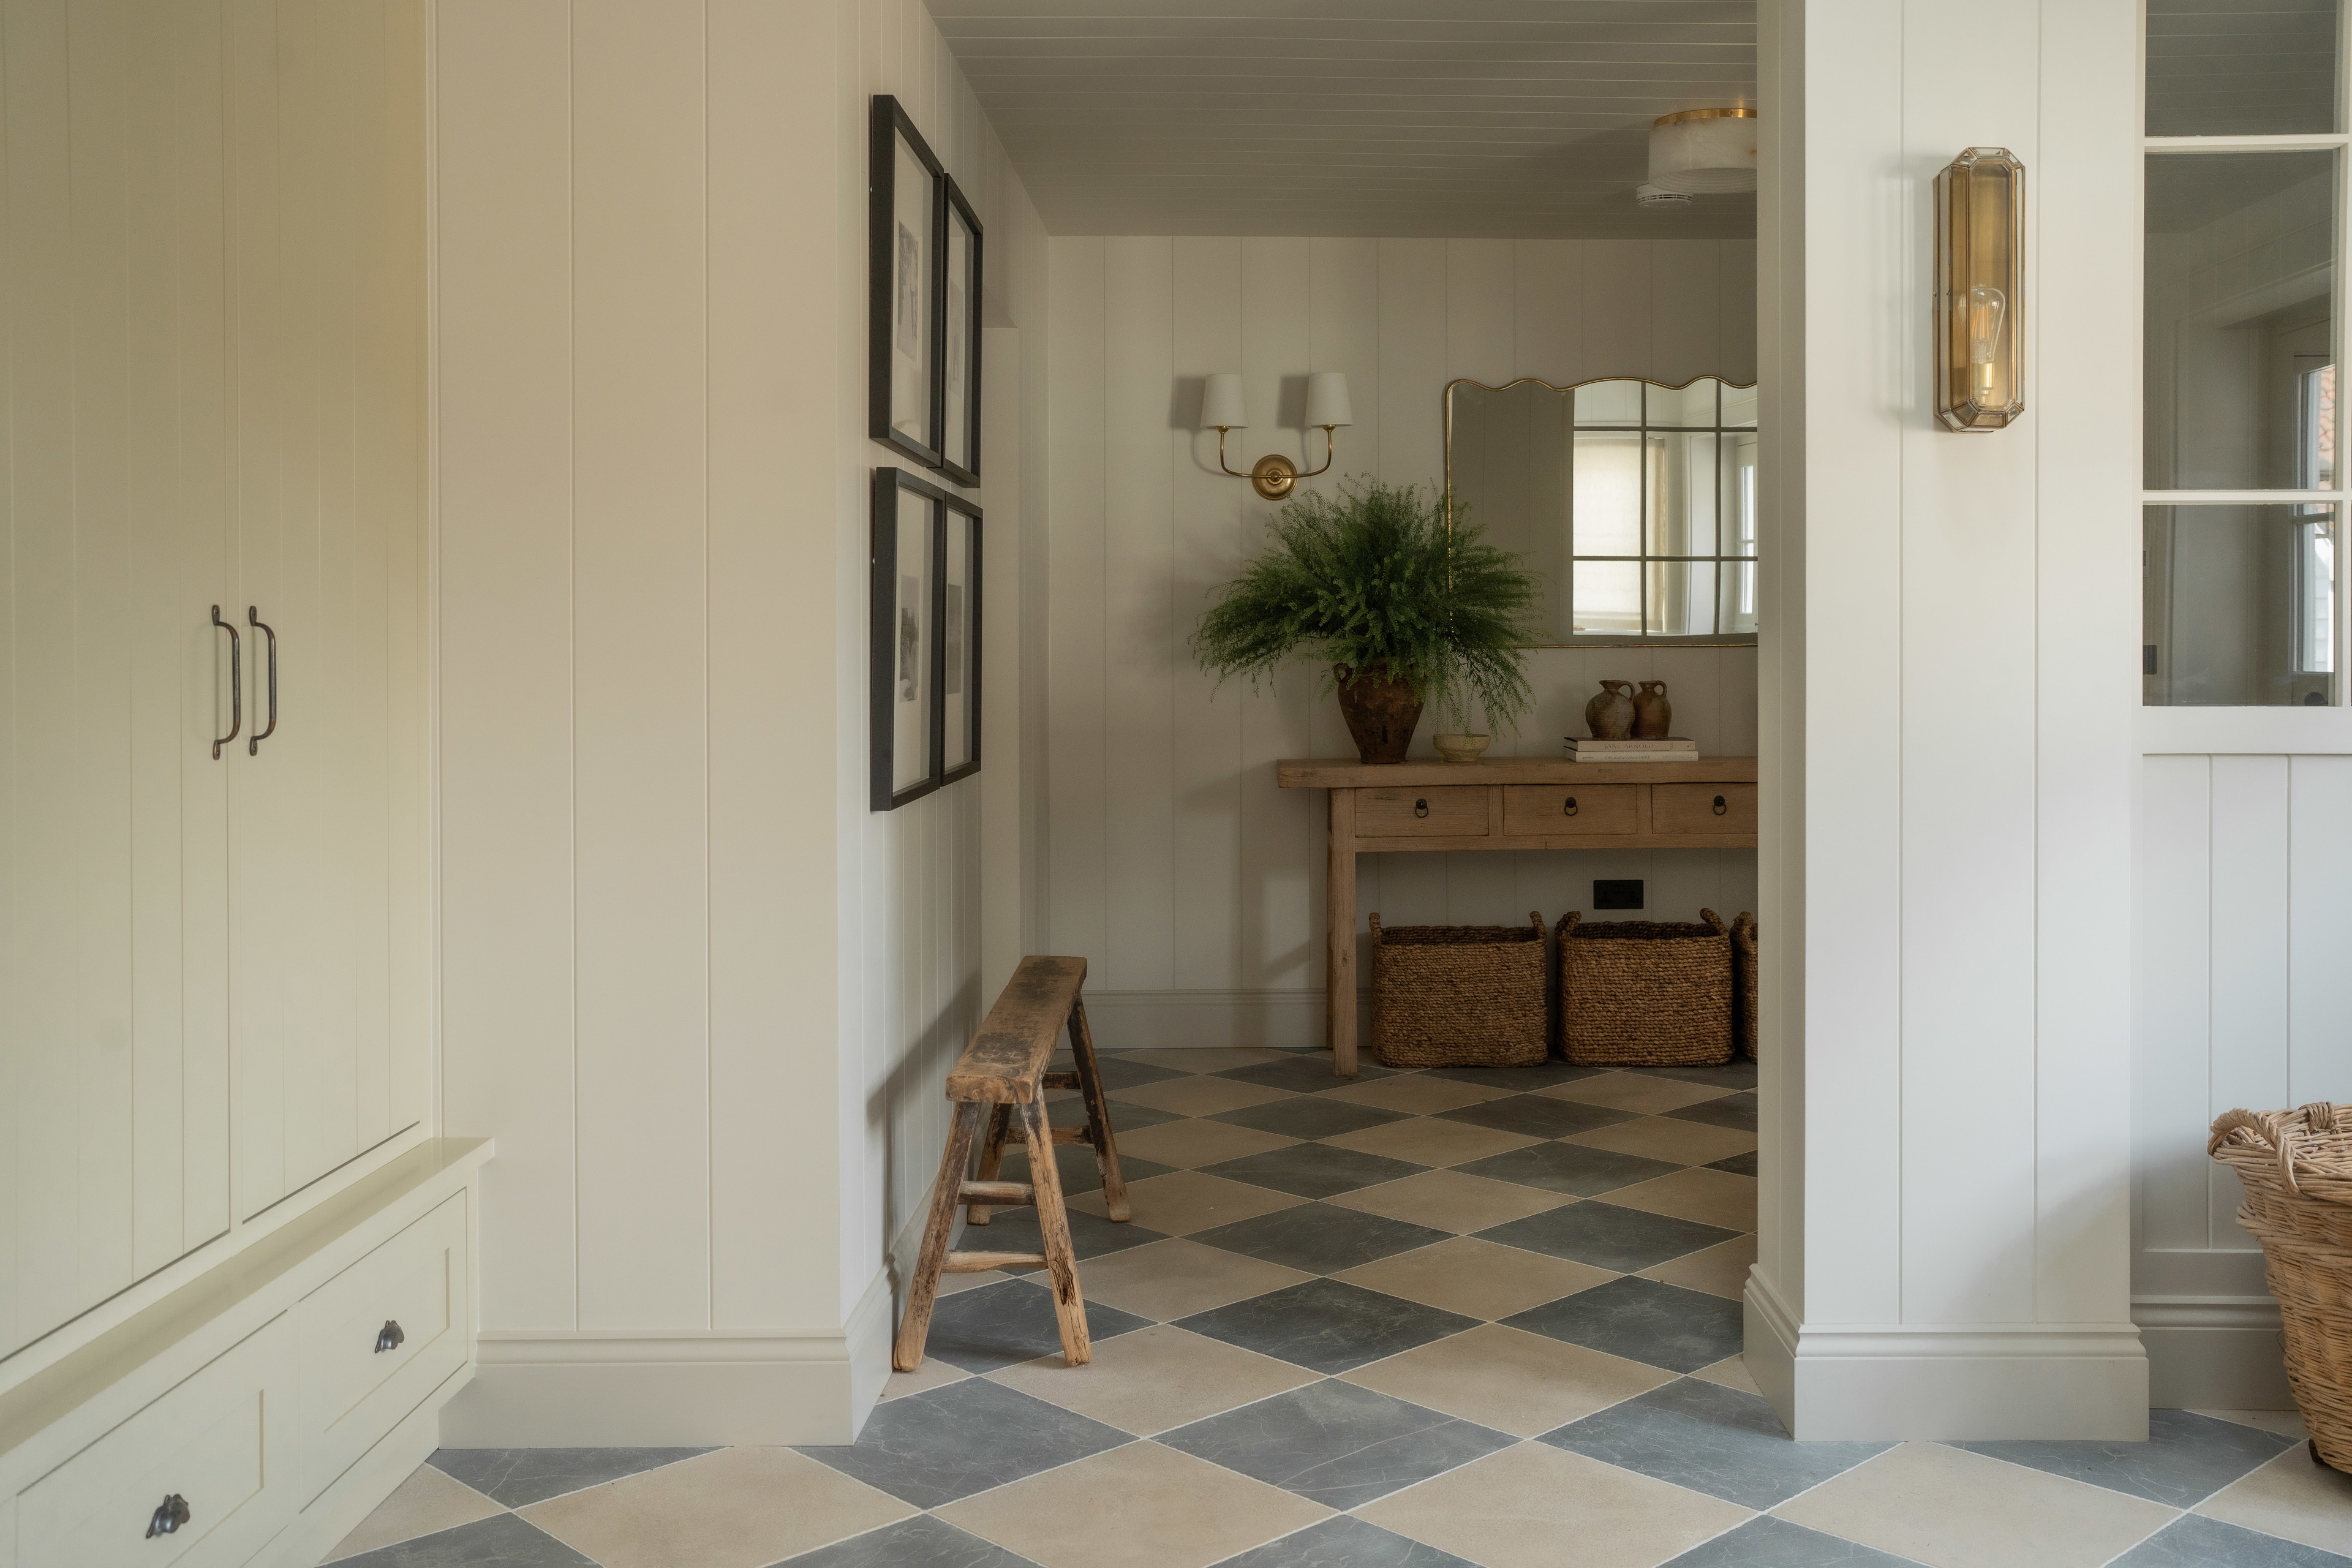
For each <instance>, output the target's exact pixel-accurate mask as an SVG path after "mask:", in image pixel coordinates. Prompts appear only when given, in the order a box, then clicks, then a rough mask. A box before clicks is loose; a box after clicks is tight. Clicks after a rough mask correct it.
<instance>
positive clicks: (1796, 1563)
mask: <svg viewBox="0 0 2352 1568" xmlns="http://www.w3.org/2000/svg"><path fill="white" fill-rule="evenodd" d="M1664 1568H1918V1565H1917V1564H1916V1563H1913V1562H1912V1560H1911V1559H1910V1558H1908V1557H1896V1556H1895V1555H1893V1554H1892V1553H1891V1552H1881V1551H1879V1550H1878V1549H1877V1548H1876V1547H1874V1546H1864V1545H1862V1544H1860V1543H1859V1542H1852V1541H1843V1540H1841V1539H1839V1538H1838V1537H1837V1536H1834V1535H1824V1534H1822V1532H1821V1531H1818V1530H1807V1529H1806V1528H1805V1527H1804V1526H1803V1525H1801V1524H1790V1522H1789V1521H1787V1520H1785V1519H1774V1518H1772V1517H1771V1516H1770V1515H1769V1514H1767V1515H1765V1516H1764V1517H1762V1518H1760V1519H1751V1520H1749V1521H1748V1522H1747V1523H1746V1524H1743V1525H1741V1526H1740V1527H1739V1528H1738V1529H1737V1530H1727V1531H1724V1532H1723V1533H1722V1534H1721V1535H1718V1536H1717V1537H1716V1538H1715V1539H1714V1540H1713V1541H1710V1542H1707V1543H1706V1545H1704V1546H1694V1547H1692V1548H1691V1549H1690V1550H1689V1551H1688V1552H1684V1553H1683V1554H1682V1555H1681V1556H1680V1557H1676V1558H1673V1559H1671V1560H1669V1561H1668V1562H1667V1563H1665V1565H1664Z"/></svg>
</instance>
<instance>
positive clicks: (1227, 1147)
mask: <svg viewBox="0 0 2352 1568" xmlns="http://www.w3.org/2000/svg"><path fill="white" fill-rule="evenodd" d="M1296 1142H1299V1140H1298V1139H1296V1138H1285V1137H1283V1136H1282V1135H1281V1134H1279V1133H1276V1132H1261V1131H1258V1130H1257V1129H1256V1128H1255V1127H1236V1126H1234V1124H1233V1123H1232V1122H1230V1121H1163V1122H1161V1123H1160V1125H1159V1126H1157V1127H1139V1128H1137V1129H1136V1130H1135V1131H1132V1132H1121V1133H1119V1134H1118V1152H1120V1153H1122V1154H1132V1155H1134V1156H1135V1157H1136V1158H1137V1159H1139V1160H1151V1161H1155V1162H1157V1163H1160V1164H1162V1165H1176V1166H1180V1167H1182V1168H1184V1169H1188V1170H1189V1169H1191V1168H1192V1166H1195V1165H1213V1164H1215V1163H1218V1162H1219V1161H1221V1160H1238V1159H1240V1158H1241V1157H1242V1156H1243V1155H1244V1154H1263V1153H1265V1152H1266V1151H1267V1150H1268V1149H1286V1148H1288V1147H1289V1146H1290V1145H1291V1144H1293V1143H1296Z"/></svg>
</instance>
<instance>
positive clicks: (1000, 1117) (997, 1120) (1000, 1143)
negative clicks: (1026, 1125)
mask: <svg viewBox="0 0 2352 1568" xmlns="http://www.w3.org/2000/svg"><path fill="white" fill-rule="evenodd" d="M1011 1131H1013V1108H1012V1107H1011V1106H1009V1105H999V1106H997V1107H995V1108H994V1109H993V1110H992V1111H991V1112H990V1115H989V1118H988V1137H987V1140H986V1141H985V1142H982V1144H981V1146H980V1176H979V1178H978V1179H979V1180H981V1181H983V1182H992V1181H994V1180H996V1173H998V1172H999V1171H1002V1170H1003V1168H1004V1140H1005V1138H1006V1136H1007V1135H1008V1134H1009V1133H1010V1132H1011ZM989 1214H990V1209H989V1206H988V1205H986V1204H972V1205H968V1206H967V1207H966V1208H965V1209H964V1212H963V1222H964V1224H966V1225H986V1224H987V1223H988V1216H989Z"/></svg>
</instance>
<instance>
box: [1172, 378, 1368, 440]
mask: <svg viewBox="0 0 2352 1568" xmlns="http://www.w3.org/2000/svg"><path fill="white" fill-rule="evenodd" d="M1340 396H1341V397H1342V399H1344V398H1345V397H1346V393H1345V392H1342V393H1341V394H1340ZM1248 426H1249V411H1248V410H1247V409H1246V408H1245V407H1244V406H1243V404H1242V378H1241V377H1240V376H1238V375H1236V374H1234V373H1233V372H1232V371H1219V372H1218V373H1217V374H1214V375H1213V376H1211V377H1209V380H1208V384H1206V385H1204V386H1203V387H1202V389H1201V428H1202V429H1203V430H1241V429H1246V428H1247V427H1248Z"/></svg>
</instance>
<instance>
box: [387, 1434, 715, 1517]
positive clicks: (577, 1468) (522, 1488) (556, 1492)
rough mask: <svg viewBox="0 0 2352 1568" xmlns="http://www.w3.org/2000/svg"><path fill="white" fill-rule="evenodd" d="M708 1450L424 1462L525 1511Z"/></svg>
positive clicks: (559, 1452) (502, 1455)
mask: <svg viewBox="0 0 2352 1568" xmlns="http://www.w3.org/2000/svg"><path fill="white" fill-rule="evenodd" d="M709 1452H710V1450H709V1449H708V1448H436V1449H435V1450H434V1451H433V1454H432V1457H431V1458H428V1459H426V1460H425V1463H426V1464H429V1465H431V1466H432V1467H433V1468H435V1469H436V1470H439V1471H440V1472H441V1473H442V1474H443V1475H445V1476H452V1477H455V1478H456V1479H458V1480H461V1481H463V1482H465V1483H466V1484H467V1486H469V1487H471V1488H473V1489H475V1490H476V1491H478V1492H479V1493H481V1494H482V1495H483V1496H484V1497H486V1498H488V1499H489V1500H491V1501H492V1502H498V1503H504V1504H505V1505H506V1506H507V1507H509V1508H522V1507H525V1506H527V1505H529V1504H530V1503H535V1502H545V1501H546V1500H548V1499H549V1498H551V1497H562V1495H563V1494H564V1493H565V1492H576V1491H579V1490H581V1489H583V1488H585V1487H593V1486H602V1485H603V1484H604V1482H606V1481H617V1480H619V1479H621V1478H622V1477H623V1476H634V1475H635V1474H637V1473H638V1472H639V1471H641V1470H652V1469H658V1468H661V1467H662V1466H664V1465H675V1464H677V1462H678V1461H679V1460H680V1459H691V1458H694V1457H695V1456H696V1455H697V1454H708V1453H709Z"/></svg>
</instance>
